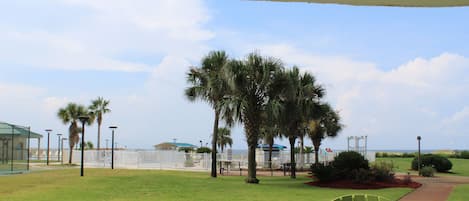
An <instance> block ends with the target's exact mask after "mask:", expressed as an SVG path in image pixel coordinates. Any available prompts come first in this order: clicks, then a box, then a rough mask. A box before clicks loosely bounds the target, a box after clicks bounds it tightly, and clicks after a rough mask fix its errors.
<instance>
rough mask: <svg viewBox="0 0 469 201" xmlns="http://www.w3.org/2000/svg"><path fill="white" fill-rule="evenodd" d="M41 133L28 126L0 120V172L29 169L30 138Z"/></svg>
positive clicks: (36, 136) (38, 136) (34, 137)
mask: <svg viewBox="0 0 469 201" xmlns="http://www.w3.org/2000/svg"><path fill="white" fill-rule="evenodd" d="M41 138H42V135H40V134H38V133H35V132H32V131H31V129H30V127H25V126H19V125H14V124H9V123H5V122H0V174H2V173H9V172H10V173H11V172H21V171H25V170H26V171H27V170H29V153H30V139H37V140H38V148H39V144H40V139H41Z"/></svg>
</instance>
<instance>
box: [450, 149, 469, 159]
mask: <svg viewBox="0 0 469 201" xmlns="http://www.w3.org/2000/svg"><path fill="white" fill-rule="evenodd" d="M451 158H463V159H469V151H454V154H452V155H451Z"/></svg>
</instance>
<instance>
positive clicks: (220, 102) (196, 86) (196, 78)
mask: <svg viewBox="0 0 469 201" xmlns="http://www.w3.org/2000/svg"><path fill="white" fill-rule="evenodd" d="M201 63H202V64H201V66H200V67H191V68H190V70H189V72H188V73H187V81H188V82H189V83H190V85H191V86H190V87H189V88H187V89H186V90H185V95H186V97H187V98H188V99H189V100H190V101H195V100H198V99H199V100H202V101H205V102H207V103H209V104H210V106H211V107H212V108H213V111H214V113H215V119H214V122H213V134H212V150H213V151H212V168H211V176H212V177H217V152H216V150H217V138H218V123H219V120H220V119H225V121H226V122H227V124H228V125H230V124H231V120H230V119H231V118H230V117H231V116H232V115H231V114H230V110H228V109H227V97H228V95H229V93H230V87H229V86H228V83H227V81H226V79H225V76H224V73H223V67H224V66H225V65H226V64H227V63H228V55H227V54H226V53H225V52H224V51H213V52H210V53H209V54H208V55H207V56H205V57H204V58H202V62H201Z"/></svg>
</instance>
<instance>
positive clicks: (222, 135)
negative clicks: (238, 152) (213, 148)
mask: <svg viewBox="0 0 469 201" xmlns="http://www.w3.org/2000/svg"><path fill="white" fill-rule="evenodd" d="M217 137H218V139H217V145H218V147H219V148H220V149H221V153H223V148H225V147H226V145H230V147H231V146H232V145H233V139H231V130H230V129H229V128H218V136H217Z"/></svg>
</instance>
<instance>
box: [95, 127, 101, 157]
mask: <svg viewBox="0 0 469 201" xmlns="http://www.w3.org/2000/svg"><path fill="white" fill-rule="evenodd" d="M100 148H101V122H98V144H97V146H96V149H98V151H99V149H100Z"/></svg>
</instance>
